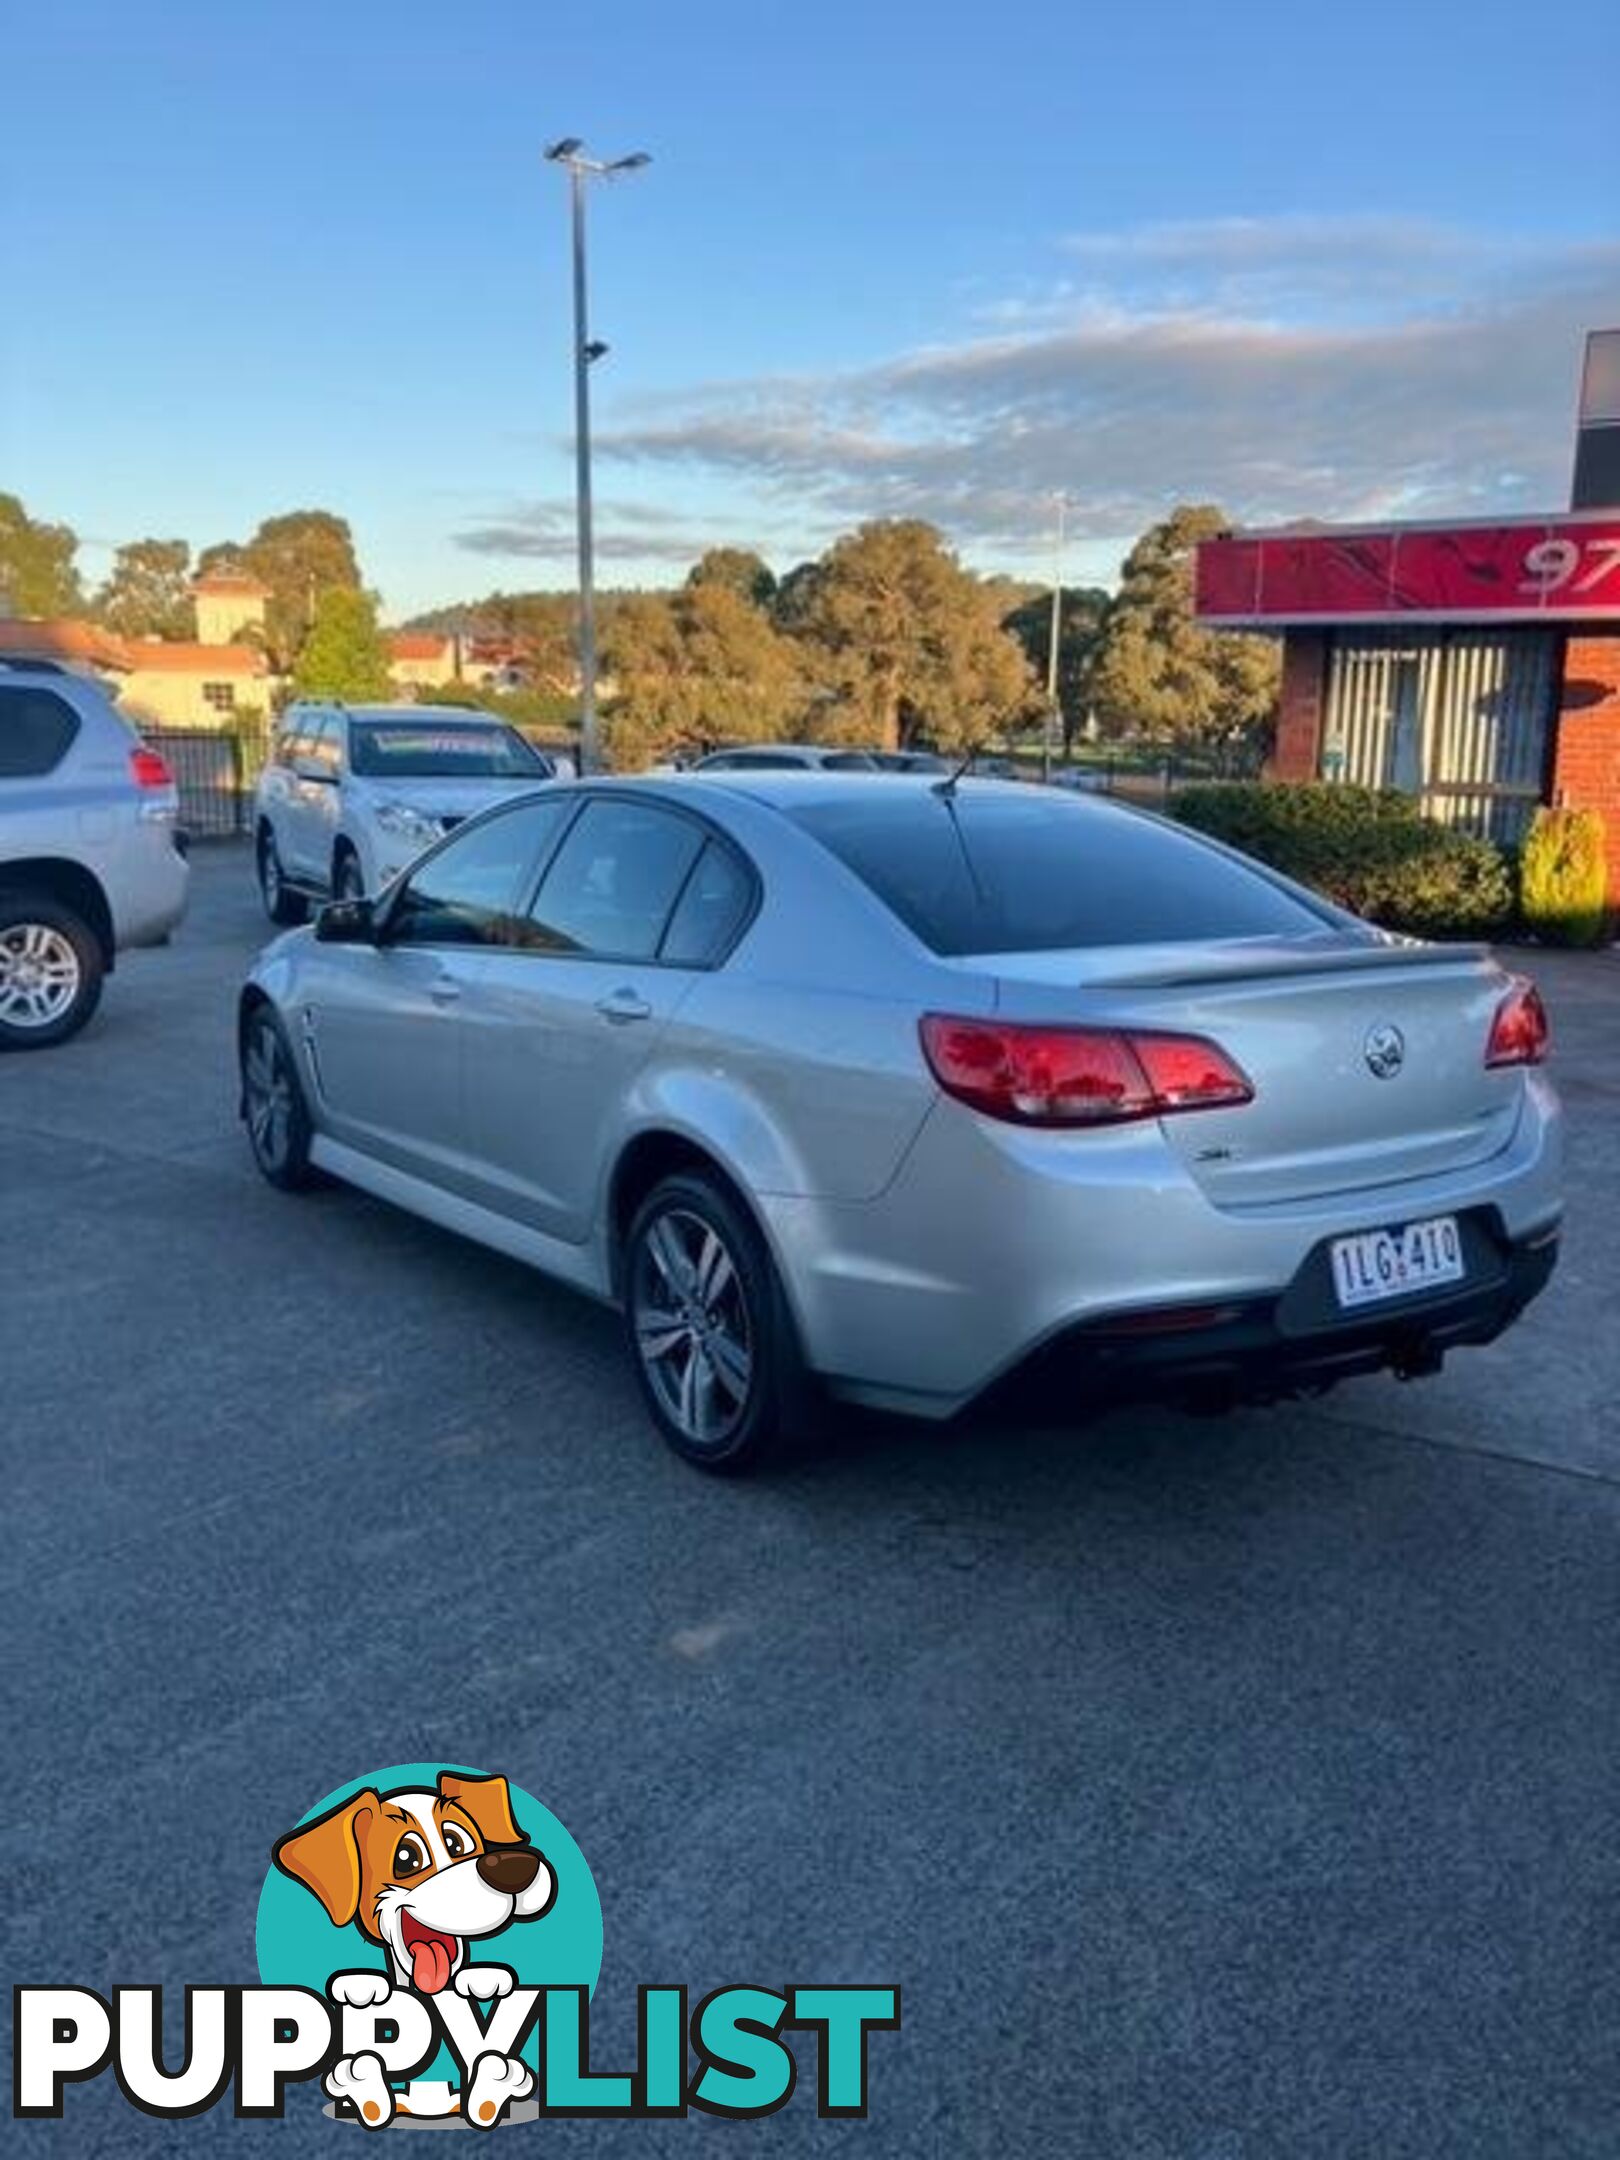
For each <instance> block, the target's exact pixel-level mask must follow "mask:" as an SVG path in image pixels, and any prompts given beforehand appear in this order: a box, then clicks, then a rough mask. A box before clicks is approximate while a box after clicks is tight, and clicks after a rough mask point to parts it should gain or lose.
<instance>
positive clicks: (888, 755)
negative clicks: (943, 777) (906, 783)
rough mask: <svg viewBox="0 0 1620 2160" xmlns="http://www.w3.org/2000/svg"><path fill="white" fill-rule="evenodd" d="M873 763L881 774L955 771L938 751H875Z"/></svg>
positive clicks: (947, 759)
mask: <svg viewBox="0 0 1620 2160" xmlns="http://www.w3.org/2000/svg"><path fill="white" fill-rule="evenodd" d="M872 763H873V764H874V765H875V766H876V767H877V769H878V771H879V772H910V773H948V772H951V771H953V770H954V769H955V768H954V767H953V766H952V764H951V761H950V759H949V758H942V757H941V756H940V755H939V753H938V751H937V750H874V751H873V752H872ZM957 763H958V764H960V763H961V760H960V759H958V760H957Z"/></svg>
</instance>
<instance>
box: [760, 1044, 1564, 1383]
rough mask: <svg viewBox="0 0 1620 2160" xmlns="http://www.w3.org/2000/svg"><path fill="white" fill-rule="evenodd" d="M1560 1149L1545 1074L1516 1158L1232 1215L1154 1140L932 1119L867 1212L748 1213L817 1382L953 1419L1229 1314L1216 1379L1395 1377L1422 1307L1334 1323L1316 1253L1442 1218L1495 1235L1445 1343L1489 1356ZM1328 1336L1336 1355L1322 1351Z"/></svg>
mask: <svg viewBox="0 0 1620 2160" xmlns="http://www.w3.org/2000/svg"><path fill="white" fill-rule="evenodd" d="M1559 1141H1560V1115H1559V1110H1558V1103H1557V1098H1556V1096H1555V1095H1554V1093H1553V1091H1552V1089H1551V1087H1550V1086H1549V1085H1548V1084H1547V1082H1546V1080H1545V1079H1544V1077H1543V1076H1541V1075H1539V1074H1536V1075H1532V1076H1530V1077H1529V1078H1528V1079H1527V1082H1526V1086H1525V1095H1524V1103H1523V1108H1522V1112H1521V1115H1520V1118H1519V1121H1518V1125H1517V1128H1516V1130H1515V1131H1514V1133H1513V1135H1512V1138H1511V1139H1510V1141H1509V1143H1508V1145H1507V1146H1506V1147H1505V1148H1503V1149H1502V1150H1501V1151H1500V1152H1499V1153H1497V1154H1496V1155H1493V1156H1491V1157H1489V1158H1488V1159H1486V1160H1485V1161H1482V1162H1478V1163H1474V1164H1471V1165H1468V1166H1466V1167H1463V1168H1459V1169H1456V1170H1453V1171H1448V1172H1445V1173H1442V1174H1436V1175H1432V1176H1427V1177H1422V1178H1408V1179H1402V1180H1398V1181H1395V1182H1392V1183H1390V1184H1387V1185H1368V1186H1363V1187H1361V1188H1359V1189H1357V1190H1354V1191H1350V1192H1343V1193H1336V1194H1324V1195H1320V1196H1316V1197H1314V1198H1311V1199H1307V1200H1301V1201H1299V1202H1293V1203H1276V1204H1267V1205H1265V1206H1254V1207H1245V1208H1234V1207H1218V1206H1216V1205H1215V1204H1213V1203H1212V1201H1211V1200H1210V1199H1209V1197H1208V1195H1207V1194H1206V1193H1204V1192H1203V1191H1202V1190H1201V1189H1200V1188H1199V1187H1198V1185H1197V1184H1196V1182H1195V1181H1194V1179H1193V1178H1192V1177H1191V1175H1190V1174H1189V1172H1188V1169H1187V1166H1186V1165H1185V1163H1183V1162H1182V1161H1181V1160H1180V1159H1179V1158H1178V1157H1177V1155H1176V1154H1175V1152H1174V1151H1173V1150H1172V1149H1171V1148H1170V1147H1169V1146H1168V1145H1167V1144H1166V1142H1165V1140H1164V1138H1163V1137H1162V1135H1161V1134H1160V1132H1159V1130H1158V1128H1157V1127H1156V1126H1151V1125H1147V1124H1143V1125H1127V1126H1117V1127H1113V1128H1104V1129H1102V1130H1099V1131H1096V1132H1080V1133H1076V1134H1060V1135H1058V1136H1056V1137H1055V1138H1052V1137H1049V1136H1047V1135H1044V1134H1036V1135H1031V1134H1028V1133H1025V1132H1024V1131H1023V1130H1022V1129H1020V1128H1017V1127H1011V1126H1008V1127H997V1126H992V1125H991V1123H990V1122H989V1121H988V1120H981V1119H978V1118H975V1117H974V1116H973V1114H972V1113H971V1112H969V1111H966V1110H964V1109H962V1108H961V1107H960V1106H958V1105H955V1104H941V1105H937V1106H936V1107H935V1109H934V1110H933V1111H931V1112H930V1115H929V1117H928V1119H927V1120H926V1122H925V1124H924V1126H923V1129H922V1131H921V1132H920V1133H919V1135H918V1136H917V1139H916V1141H915V1142H914V1144H913V1146H912V1148H911V1150H910V1152H909V1154H908V1155H907V1157H906V1159H905V1161H904V1163H903V1164H902V1166H901V1168H900V1170H899V1172H898V1173H897V1175H896V1177H895V1179H894V1181H893V1183H892V1184H891V1185H890V1186H889V1188H888V1189H887V1190H886V1191H885V1192H884V1193H882V1194H881V1195H879V1196H878V1197H877V1198H876V1199H874V1200H871V1201H868V1202H856V1203H837V1204H832V1203H828V1202H825V1201H816V1200H807V1199H799V1198H793V1199H785V1198H782V1197H780V1196H763V1195H762V1196H761V1198H760V1207H761V1213H762V1215H763V1217H764V1220H765V1224H766V1228H767V1230H768V1232H769V1234H770V1237H771V1242H772V1245H773V1248H774V1250H775V1253H776V1257H777V1260H778V1263H779V1265H780V1268H781V1272H782V1277H783V1281H784V1283H785V1285H786V1287H787V1290H788V1295H789V1297H790V1299H791V1301H792V1303H793V1307H794V1310H795V1313H796V1315H797V1317H798V1321H799V1327H800V1334H801V1338H802V1340H803V1342H804V1345H805V1350H806V1353H807V1356H808V1359H809V1362H810V1364H811V1365H812V1367H813V1368H814V1369H815V1370H816V1371H817V1372H818V1373H819V1374H821V1375H822V1376H823V1377H824V1378H825V1380H826V1381H827V1382H828V1383H829V1384H830V1385H831V1386H832V1387H833V1388H834V1390H835V1391H837V1392H838V1393H840V1394H843V1395H846V1396H849V1397H852V1398H854V1399H856V1400H860V1401H866V1402H871V1403H876V1404H881V1405H884V1406H887V1407H892V1408H895V1409H903V1410H907V1411H911V1412H913V1413H916V1414H920V1415H923V1416H933V1417H949V1416H951V1415H952V1414H953V1413H954V1412H955V1411H957V1410H959V1409H961V1408H962V1407H963V1406H964V1405H965V1404H966V1403H968V1402H970V1401H972V1400H973V1399H974V1398H975V1397H976V1396H980V1395H983V1394H984V1393H985V1392H986V1390H987V1389H989V1388H990V1387H992V1386H993V1385H995V1384H996V1383H997V1382H998V1381H1000V1380H1002V1379H1003V1378H1005V1377H1006V1376H1007V1375H1009V1374H1010V1373H1012V1372H1014V1371H1015V1370H1016V1369H1018V1368H1020V1367H1022V1366H1025V1365H1027V1364H1028V1363H1029V1362H1030V1361H1031V1360H1032V1359H1034V1358H1035V1357H1036V1356H1037V1355H1038V1354H1040V1353H1042V1352H1044V1351H1045V1350H1046V1348H1047V1346H1048V1345H1056V1344H1061V1343H1066V1342H1068V1341H1070V1340H1071V1339H1072V1338H1075V1337H1083V1338H1084V1340H1085V1342H1086V1344H1087V1345H1088V1346H1089V1347H1090V1349H1091V1350H1092V1351H1093V1352H1095V1353H1098V1354H1102V1353H1105V1352H1106V1353H1107V1355H1108V1357H1109V1360H1110V1362H1111V1363H1112V1365H1113V1366H1115V1367H1116V1368H1120V1369H1123V1368H1125V1367H1127V1366H1129V1364H1130V1362H1131V1359H1132V1357H1133V1356H1135V1357H1136V1358H1138V1359H1139V1360H1146V1361H1147V1362H1148V1363H1152V1364H1156V1365H1159V1366H1160V1367H1162V1366H1163V1365H1164V1364H1165V1363H1166V1362H1167V1361H1168V1360H1170V1359H1172V1358H1173V1357H1175V1356H1179V1355H1181V1354H1183V1353H1186V1354H1187V1355H1189V1356H1191V1355H1194V1354H1195V1353H1196V1351H1197V1348H1198V1346H1197V1345H1194V1344H1191V1343H1181V1344H1178V1345H1164V1344H1161V1345H1160V1352H1159V1354H1158V1355H1157V1356H1154V1355H1152V1354H1151V1345H1149V1344H1144V1342H1143V1341H1142V1340H1140V1339H1136V1340H1133V1341H1131V1342H1127V1343H1124V1344H1121V1343H1120V1342H1119V1341H1118V1340H1117V1338H1118V1336H1119V1335H1120V1334H1121V1333H1124V1334H1127V1335H1129V1336H1132V1337H1133V1338H1140V1337H1141V1336H1142V1335H1143V1334H1144V1332H1146V1333H1147V1334H1148V1335H1151V1334H1152V1333H1154V1332H1155V1331H1154V1330H1152V1329H1148V1330H1146V1331H1144V1329H1143V1324H1142V1316H1143V1315H1145V1314H1151V1313H1153V1312H1155V1311H1157V1312H1160V1313H1165V1312H1167V1311H1182V1310H1184V1309H1186V1308H1189V1307H1219V1308H1228V1309H1229V1317H1224V1318H1223V1319H1222V1320H1221V1321H1220V1323H1219V1324H1220V1325H1221V1326H1222V1327H1230V1328H1232V1329H1233V1330H1235V1333H1234V1334H1233V1335H1232V1336H1231V1338H1230V1339H1227V1340H1223V1341H1211V1340H1210V1338H1208V1337H1206V1338H1205V1341H1204V1344H1203V1346H1202V1347H1203V1349H1204V1350H1205V1351H1206V1352H1212V1353H1213V1354H1214V1355H1215V1357H1216V1358H1217V1361H1219V1360H1221V1359H1222V1358H1223V1357H1224V1358H1225V1360H1226V1362H1228V1363H1231V1362H1233V1360H1234V1359H1235V1360H1236V1362H1237V1363H1238V1364H1239V1365H1242V1364H1243V1363H1244V1361H1245V1357H1249V1358H1250V1361H1251V1362H1253V1361H1258V1362H1259V1363H1260V1364H1262V1365H1263V1364H1265V1363H1266V1362H1267V1361H1268V1360H1269V1361H1270V1362H1271V1363H1273V1364H1285V1365H1288V1366H1289V1367H1290V1368H1292V1369H1298V1368H1299V1367H1300V1366H1302V1365H1310V1364H1312V1363H1313V1362H1314V1364H1315V1366H1316V1369H1317V1371H1318V1373H1319V1374H1321V1373H1324V1372H1325V1373H1329V1374H1331V1373H1332V1372H1333V1371H1336V1370H1339V1371H1342V1370H1362V1371H1365V1370H1371V1369H1376V1368H1377V1367H1378V1366H1380V1365H1387V1364H1389V1363H1390V1362H1391V1358H1390V1356H1389V1355H1388V1354H1387V1342H1386V1339H1387V1337H1388V1336H1389V1334H1390V1332H1391V1330H1392V1329H1397V1328H1399V1327H1400V1326H1403V1325H1404V1324H1405V1323H1406V1322H1407V1321H1408V1320H1409V1319H1412V1318H1415V1317H1416V1316H1417V1312H1418V1307H1417V1304H1416V1301H1413V1302H1412V1303H1411V1304H1408V1305H1405V1306H1403V1307H1402V1309H1401V1310H1400V1311H1399V1312H1398V1313H1397V1312H1394V1311H1393V1310H1391V1311H1390V1312H1388V1313H1385V1314H1380V1313H1378V1312H1377V1311H1376V1310H1369V1311H1367V1312H1365V1313H1364V1314H1357V1315H1354V1316H1349V1317H1347V1316H1344V1315H1341V1314H1339V1313H1338V1312H1337V1311H1336V1309H1334V1308H1333V1307H1332V1305H1331V1302H1330V1289H1329V1286H1328V1284H1327V1280H1326V1273H1327V1271H1326V1262H1325V1259H1324V1258H1323V1257H1322V1255H1323V1253H1324V1251H1325V1246H1326V1244H1327V1242H1328V1241H1329V1240H1331V1239H1333V1238H1335V1237H1341V1236H1344V1235H1346V1234H1348V1233H1352V1232H1356V1231H1361V1230H1371V1229H1378V1228H1387V1227H1389V1226H1391V1225H1397V1224H1402V1223H1410V1222H1417V1221H1422V1220H1424V1219H1426V1218H1428V1217H1432V1216H1437V1215H1454V1216H1456V1217H1458V1218H1459V1219H1464V1218H1468V1219H1470V1220H1472V1221H1474V1222H1475V1223H1476V1225H1481V1226H1483V1225H1489V1226H1490V1227H1489V1231H1488V1233H1487V1231H1486V1230H1485V1229H1484V1228H1481V1229H1480V1230H1479V1237H1480V1238H1481V1239H1483V1240H1484V1242H1483V1244H1481V1245H1479V1246H1478V1247H1477V1249H1476V1252H1475V1253H1474V1254H1473V1255H1471V1256H1470V1262H1469V1269H1468V1276H1467V1282H1466V1289H1465V1291H1464V1293H1463V1297H1462V1299H1461V1301H1460V1302H1461V1305H1462V1307H1463V1308H1465V1309H1463V1310H1461V1311H1460V1312H1459V1313H1458V1314H1457V1315H1456V1316H1455V1317H1456V1321H1457V1327H1458V1330H1459V1332H1458V1333H1457V1334H1456V1336H1455V1338H1454V1339H1455V1340H1456V1341H1458V1342H1462V1341H1480V1340H1487V1339H1488V1338H1489V1336H1490V1334H1492V1333H1495V1332H1498V1331H1499V1329H1500V1328H1501V1327H1503V1326H1506V1325H1507V1322H1508V1320H1509V1319H1510V1318H1511V1317H1512V1315H1513V1313H1514V1312H1515V1311H1516V1310H1517V1309H1518V1307H1519V1305H1521V1304H1522V1303H1524V1302H1525V1301H1526V1299H1527V1297H1528V1296H1529V1295H1533V1294H1534V1289H1535V1288H1539V1287H1540V1284H1539V1282H1534V1281H1533V1278H1534V1276H1535V1274H1536V1270H1537V1268H1538V1267H1542V1266H1544V1265H1550V1262H1549V1263H1544V1262H1537V1261H1533V1260H1527V1261H1526V1262H1525V1264H1524V1266H1523V1267H1522V1268H1521V1267H1520V1266H1519V1265H1518V1264H1517V1262H1510V1260H1509V1259H1508V1258H1507V1257H1506V1256H1508V1255H1510V1254H1513V1253H1515V1252H1516V1251H1517V1250H1518V1249H1519V1248H1524V1249H1525V1250H1526V1251H1527V1252H1533V1251H1535V1250H1537V1249H1539V1245H1540V1241H1541V1240H1542V1239H1544V1238H1545V1237H1547V1236H1548V1235H1549V1234H1550V1235H1554V1236H1555V1235H1556V1231H1557V1225H1558V1222H1559V1219H1560V1216H1561V1214H1562V1212H1563V1194H1562V1189H1561V1186H1562V1180H1561V1171H1560V1152H1561V1151H1560V1145H1559ZM1313 1262H1314V1266H1313ZM1313 1283H1314V1284H1315V1285H1316V1287H1317V1291H1318V1292H1319V1293H1320V1295H1318V1296H1317V1297H1316V1298H1315V1300H1314V1302H1313V1300H1312V1297H1311V1296H1310V1295H1309V1294H1308V1293H1310V1291H1311V1286H1312V1284H1313ZM1301 1284H1303V1285H1304V1288H1303V1289H1300V1288H1298V1287H1297V1286H1299V1285H1301ZM1527 1284H1532V1285H1533V1287H1531V1288H1529V1289H1527V1290H1525V1293H1524V1296H1519V1294H1518V1293H1519V1290H1520V1288H1522V1287H1523V1286H1524V1285H1527ZM1516 1299H1517V1303H1516V1302H1515V1300H1516ZM1425 1310H1427V1308H1425ZM1437 1324H1438V1321H1437ZM1156 1332H1157V1333H1159V1334H1161V1335H1162V1334H1170V1333H1175V1332H1177V1331H1176V1330H1175V1329H1173V1328H1171V1327H1168V1326H1166V1327H1162V1328H1160V1329H1158V1330H1157V1331H1156ZM1186 1332H1188V1333H1191V1332H1192V1331H1191V1330H1188V1331H1186ZM1430 1332H1431V1333H1432V1332H1433V1330H1431V1331H1430ZM1319 1335H1320V1336H1325V1337H1327V1338H1329V1339H1328V1340H1326V1341H1325V1342H1323V1343H1322V1344H1320V1345H1319V1346H1315V1347H1313V1345H1314V1344H1315V1338H1316V1337H1317V1336H1319ZM1381 1346H1383V1347H1381ZM1441 1347H1446V1346H1445V1345H1444V1344H1442V1345H1441Z"/></svg>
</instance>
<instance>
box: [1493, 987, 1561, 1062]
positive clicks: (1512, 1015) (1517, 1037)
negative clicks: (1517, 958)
mask: <svg viewBox="0 0 1620 2160" xmlns="http://www.w3.org/2000/svg"><path fill="white" fill-rule="evenodd" d="M1551 1041H1552V1029H1551V1027H1550V1026H1549V1025H1548V1021H1547V1008H1546V1006H1545V1005H1543V1004H1542V1002H1541V993H1540V991H1539V990H1538V989H1537V988H1536V986H1535V984H1534V983H1533V982H1532V981H1531V980H1530V978H1529V976H1528V975H1515V976H1513V977H1511V978H1510V981H1509V987H1508V993H1507V996H1506V997H1505V998H1503V1000H1502V1002H1501V1004H1500V1005H1498V1006H1497V1008H1496V1017H1495V1019H1494V1020H1493V1021H1492V1022H1491V1039H1490V1041H1489V1042H1488V1043H1487V1044H1486V1045H1485V1062H1486V1064H1487V1065H1540V1064H1542V1063H1544V1062H1545V1060H1546V1056H1547V1051H1548V1048H1549V1046H1550V1044H1551Z"/></svg>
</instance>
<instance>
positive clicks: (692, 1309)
mask: <svg viewBox="0 0 1620 2160" xmlns="http://www.w3.org/2000/svg"><path fill="white" fill-rule="evenodd" d="M630 1297H631V1318H632V1322H633V1325H634V1333H635V1344H636V1352H637V1355H638V1356H639V1357H640V1359H641V1364H642V1369H643V1371H644V1372H645V1374H646V1376H647V1380H648V1384H649V1385H650V1386H651V1388H652V1390H653V1393H654V1394H655V1396H656V1397H657V1399H658V1402H659V1404H660V1405H661V1406H662V1408H663V1411H664V1413H665V1415H666V1416H667V1417H668V1418H669V1419H670V1421H671V1423H673V1424H674V1425H676V1426H677V1427H678V1428H679V1429H680V1431H681V1432H683V1433H684V1434H685V1435H686V1437H687V1438H688V1439H689V1440H691V1441H692V1442H693V1443H694V1445H695V1446H697V1447H717V1446H719V1445H720V1444H721V1443H722V1442H723V1441H724V1440H726V1439H727V1438H728V1437H729V1435H730V1434H731V1433H732V1432H733V1430H734V1429H735V1428H736V1426H737V1425H738V1423H739V1422H740V1420H741V1419H742V1417H743V1415H744V1413H745V1412H746V1410H747V1407H748V1395H749V1388H750V1384H751V1382H752V1379H753V1371H754V1351H753V1330H752V1328H751V1326H750V1324H749V1313H748V1301H747V1297H746V1294H745V1292H744V1289H743V1282H742V1277H741V1275H740V1273H739V1272H738V1268H737V1263H736V1260H735V1259H734V1257H733V1255H732V1253H731V1252H730V1250H729V1249H728V1247H727V1245H726V1241H725V1239H724V1238H723V1237H722V1236H721V1234H720V1232H719V1231H718V1230H717V1229H716V1228H715V1226H714V1224H713V1223H711V1222H706V1221H705V1220H704V1219H703V1217H702V1216H700V1215H698V1214H696V1213H695V1212H693V1211H692V1210H691V1209H688V1208H679V1207H671V1208H667V1209H665V1210H664V1212H663V1213H662V1214H659V1215H655V1216H654V1217H653V1219H652V1220H651V1222H649V1223H648V1224H647V1226H646V1229H645V1232H644V1233H643V1235H642V1237H641V1239H640V1241H639V1243H638V1246H637V1249H636V1254H635V1260H634V1265H633V1269H632V1282H631V1291H630Z"/></svg>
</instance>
